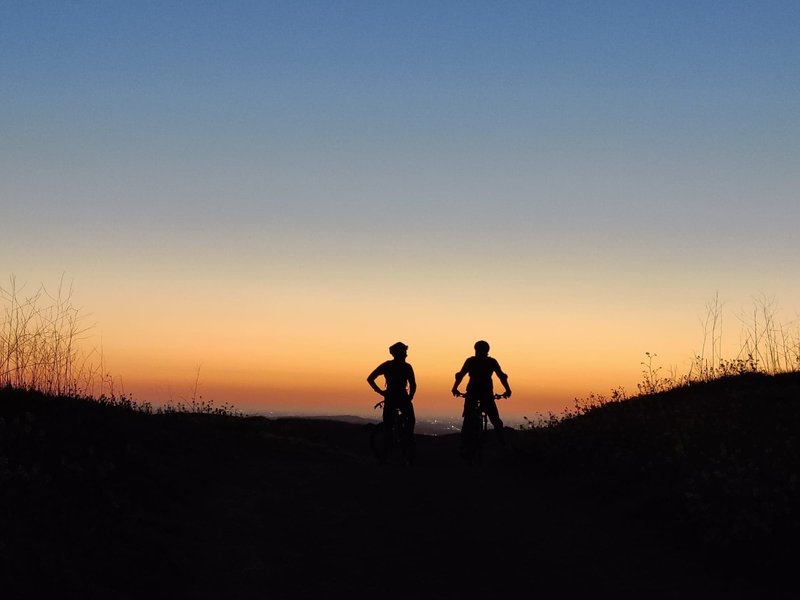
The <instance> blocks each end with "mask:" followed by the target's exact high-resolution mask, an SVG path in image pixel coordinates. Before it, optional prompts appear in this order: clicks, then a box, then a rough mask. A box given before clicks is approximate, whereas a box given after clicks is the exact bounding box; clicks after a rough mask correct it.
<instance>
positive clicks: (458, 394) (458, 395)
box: [456, 390, 508, 400]
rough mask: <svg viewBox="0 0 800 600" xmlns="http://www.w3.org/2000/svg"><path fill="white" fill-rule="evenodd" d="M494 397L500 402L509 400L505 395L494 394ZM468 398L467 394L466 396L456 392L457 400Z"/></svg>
mask: <svg viewBox="0 0 800 600" xmlns="http://www.w3.org/2000/svg"><path fill="white" fill-rule="evenodd" d="M493 396H494V399H495V400H500V399H501V398H507V397H508V396H506V395H505V394H493ZM466 397H467V394H465V393H464V392H459V391H458V390H456V398H466Z"/></svg>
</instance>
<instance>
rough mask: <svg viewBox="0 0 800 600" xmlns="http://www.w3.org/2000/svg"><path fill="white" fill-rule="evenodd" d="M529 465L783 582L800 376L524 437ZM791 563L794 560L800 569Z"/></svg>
mask: <svg viewBox="0 0 800 600" xmlns="http://www.w3.org/2000/svg"><path fill="white" fill-rule="evenodd" d="M520 448H521V450H523V452H524V458H523V459H521V460H522V462H523V463H525V464H527V465H528V466H529V468H531V469H533V471H534V472H535V473H536V475H537V476H539V477H543V478H545V479H547V480H552V481H553V482H558V483H557V485H561V486H570V487H573V488H575V489H576V491H577V493H581V492H582V491H585V490H586V489H588V488H591V489H592V491H593V493H594V494H595V495H598V496H600V495H601V496H603V497H604V499H603V500H599V501H601V502H602V501H607V502H612V501H613V502H615V503H617V504H618V505H620V506H623V507H625V510H627V511H630V513H631V515H632V516H635V515H637V516H639V517H648V516H649V518H650V519H652V520H655V521H657V522H661V523H663V524H664V525H665V526H667V527H669V528H670V529H671V530H672V531H673V533H674V534H675V536H676V537H679V538H680V537H682V538H683V539H684V540H685V541H686V543H688V544H692V545H695V546H698V547H702V548H704V549H705V550H706V551H707V552H709V553H713V554H715V555H717V556H718V558H719V559H720V560H726V561H731V562H732V563H737V564H740V565H742V568H746V569H753V568H757V569H762V570H766V571H769V572H771V573H772V575H773V576H775V577H779V576H780V573H781V569H784V568H785V567H786V566H787V565H788V562H787V560H786V558H787V552H786V548H790V547H792V546H794V540H796V539H797V536H798V534H800V373H787V374H781V375H772V376H770V375H764V374H758V373H752V374H744V375H738V376H732V377H727V378H722V379H719V380H715V381H711V382H707V383H698V384H693V385H690V386H686V387H682V388H678V389H673V390H671V391H667V392H662V393H658V394H652V395H646V396H640V397H636V398H633V399H630V400H626V401H622V402H613V403H608V404H605V405H603V406H598V407H595V408H593V409H590V410H588V411H585V412H584V414H581V415H577V416H573V417H572V418H569V419H566V420H564V421H562V422H560V423H558V424H556V425H552V426H549V427H541V428H535V429H533V430H531V431H527V432H525V435H524V437H523V440H521V441H520ZM793 556H794V555H793V554H791V553H790V554H788V557H791V558H790V560H791V561H793Z"/></svg>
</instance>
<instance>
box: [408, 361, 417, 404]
mask: <svg viewBox="0 0 800 600" xmlns="http://www.w3.org/2000/svg"><path fill="white" fill-rule="evenodd" d="M416 393H417V379H416V377H414V369H413V368H412V367H411V365H408V399H409V401H411V400H413V399H414V394H416Z"/></svg>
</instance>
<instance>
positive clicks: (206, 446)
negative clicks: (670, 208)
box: [0, 391, 797, 598]
mask: <svg viewBox="0 0 800 600" xmlns="http://www.w3.org/2000/svg"><path fill="white" fill-rule="evenodd" d="M369 431H370V426H368V425H352V424H347V423H340V422H333V421H309V420H302V419H279V420H267V419H264V418H243V417H234V416H225V415H192V414H166V415H156V414H142V413H139V412H136V411H132V410H129V409H126V408H124V407H118V406H103V405H100V404H97V403H93V402H85V401H78V400H70V399H63V398H62V399H52V398H44V397H40V396H38V395H29V394H19V393H15V392H8V391H6V392H4V393H2V395H0V486H2V488H1V489H2V491H1V492H0V510H1V511H2V513H1V515H2V516H0V566H1V568H2V573H0V575H2V584H1V585H0V597H3V598H27V597H53V598H55V597H58V598H69V597H80V598H149V597H164V596H167V595H171V596H173V597H175V598H310V597H322V596H323V595H324V597H345V598H347V597H357V598H362V597H377V596H381V597H383V598H458V597H466V596H470V597H472V596H474V595H475V594H487V595H488V594H491V595H492V596H493V597H520V596H523V597H545V598H550V597H601V598H602V597H609V596H612V595H614V596H617V597H629V598H634V597H635V598H767V597H786V598H791V597H796V595H795V591H796V590H797V584H796V582H795V581H794V575H793V572H792V571H793V569H794V565H795V564H796V563H795V558H796V556H795V555H796V551H795V550H793V549H791V548H790V549H788V552H790V553H791V552H793V553H792V554H787V553H786V552H783V551H781V552H778V551H774V548H773V549H772V550H770V551H769V552H768V553H767V554H768V556H769V559H768V560H765V559H764V556H765V554H764V552H761V551H755V552H754V551H750V552H749V553H748V552H745V553H742V552H739V551H731V547H721V546H720V545H719V544H716V545H715V544H708V543H703V542H702V540H700V539H698V536H693V535H691V531H689V530H687V528H686V526H685V523H684V525H683V526H676V525H675V523H678V521H677V520H676V521H674V522H673V521H672V520H671V519H670V517H669V515H668V510H667V511H666V512H665V502H664V501H663V498H664V497H662V498H661V500H658V499H655V500H654V499H653V493H654V492H652V489H651V490H650V491H649V492H647V493H645V492H643V491H642V485H641V481H640V480H638V479H637V480H636V481H634V482H631V481H626V480H625V479H624V478H623V479H619V478H617V479H608V478H605V477H596V476H592V475H591V473H586V472H585V471H581V470H580V469H579V468H578V467H576V466H575V464H574V463H571V465H572V466H570V465H567V464H564V465H561V466H558V464H557V462H554V461H553V460H552V458H548V452H546V451H543V450H542V447H541V445H542V443H543V441H542V440H543V439H545V438H540V439H537V441H536V443H535V444H532V443H531V440H530V439H529V437H527V436H526V433H525V432H521V431H516V432H515V431H509V432H508V433H509V434H510V437H511V440H510V444H509V445H510V448H508V449H507V450H506V451H504V452H501V450H500V448H499V447H498V446H497V445H496V443H495V442H494V441H493V440H492V441H491V442H490V445H489V447H488V456H487V458H486V460H485V461H484V462H483V464H481V465H479V466H472V467H470V466H467V465H464V464H462V463H461V462H460V460H459V458H458V451H457V447H458V438H457V436H452V435H451V436H443V437H427V436H422V437H420V438H419V439H418V459H417V461H416V464H415V465H414V466H413V467H404V466H402V465H400V464H389V465H384V466H381V467H379V466H377V465H376V464H375V462H374V461H373V459H372V457H371V456H370V455H369V444H368V437H369ZM545 441H546V440H545ZM553 443H554V444H555V443H556V442H553ZM553 447H555V446H553ZM532 448H534V450H532ZM537 461H539V462H538V463H537ZM548 461H549V462H548ZM545 463H546V464H545ZM570 469H572V470H570ZM594 471H595V475H596V473H597V469H594ZM637 482H638V483H637ZM657 489H660V488H657ZM723 501H724V500H723ZM666 504H667V505H668V504H669V502H667V503H666ZM651 505H652V506H651ZM780 537H781V536H776V537H775V541H776V543H777V540H778V539H779V538H780ZM757 543H758V544H760V545H761V546H759V547H758V548H756V550H758V549H759V548H761V549H763V548H767V547H769V546H770V538H769V537H767V539H766V541H765V539H764V538H763V536H762V537H761V538H760V539H759V540H758V541H757ZM738 547H742V546H741V544H740V546H738ZM751 550H752V549H751ZM759 556H761V559H759ZM782 556H783V557H784V558H786V560H785V561H784V562H781V557H782ZM787 557H791V558H787Z"/></svg>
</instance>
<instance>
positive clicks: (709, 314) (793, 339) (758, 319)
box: [680, 295, 800, 383]
mask: <svg viewBox="0 0 800 600" xmlns="http://www.w3.org/2000/svg"><path fill="white" fill-rule="evenodd" d="M776 313H777V304H776V302H775V299H774V298H769V297H766V296H761V297H759V298H756V299H754V301H753V309H752V312H750V313H745V314H743V315H741V316H740V317H739V321H740V323H741V329H740V332H739V350H738V352H737V353H736V354H735V356H732V357H725V356H724V354H723V346H722V303H721V302H720V300H719V295H715V296H714V298H713V299H712V300H711V301H709V302H708V303H707V304H706V319H705V322H704V323H703V344H702V348H701V351H700V353H699V354H698V355H696V356H695V357H694V359H693V361H692V365H691V367H690V369H689V373H688V374H687V375H686V376H685V377H684V378H683V381H681V382H680V383H693V382H696V381H709V380H712V379H717V378H719V377H724V376H726V375H736V374H740V373H766V374H770V375H775V374H778V373H788V372H794V371H799V370H800V324H798V323H797V322H796V321H795V322H789V323H780V322H778V321H777V318H776Z"/></svg>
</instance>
